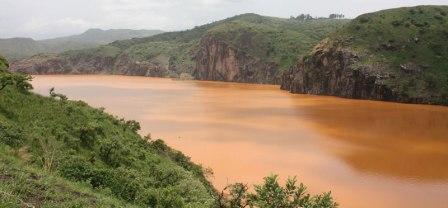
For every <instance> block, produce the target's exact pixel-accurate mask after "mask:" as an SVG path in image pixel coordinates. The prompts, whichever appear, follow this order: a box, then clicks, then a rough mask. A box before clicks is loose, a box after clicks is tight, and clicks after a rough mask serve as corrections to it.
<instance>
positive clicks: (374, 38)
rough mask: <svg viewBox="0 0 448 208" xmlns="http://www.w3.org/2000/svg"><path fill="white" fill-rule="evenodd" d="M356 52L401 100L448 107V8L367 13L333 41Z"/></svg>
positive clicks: (365, 64)
mask: <svg viewBox="0 0 448 208" xmlns="http://www.w3.org/2000/svg"><path fill="white" fill-rule="evenodd" d="M330 40H332V41H333V42H336V43H337V44H336V45H338V47H342V48H344V49H346V50H351V51H354V52H355V53H356V54H357V55H358V56H359V62H358V63H356V64H357V65H358V66H360V67H362V66H369V67H370V68H371V69H375V70H376V71H377V72H380V73H382V74H385V75H386V76H385V77H381V79H382V83H384V84H385V85H386V86H387V87H388V88H389V89H391V91H392V92H393V93H394V94H396V96H397V97H399V99H398V100H403V101H407V102H417V103H435V104H448V67H447V66H448V6H417V7H408V8H397V9H389V10H384V11H379V12H374V13H369V14H364V15H361V16H359V17H357V18H356V19H354V20H353V21H351V22H350V23H349V24H347V25H346V26H344V27H343V28H342V29H341V30H339V31H338V32H336V33H335V34H333V35H331V36H330Z"/></svg>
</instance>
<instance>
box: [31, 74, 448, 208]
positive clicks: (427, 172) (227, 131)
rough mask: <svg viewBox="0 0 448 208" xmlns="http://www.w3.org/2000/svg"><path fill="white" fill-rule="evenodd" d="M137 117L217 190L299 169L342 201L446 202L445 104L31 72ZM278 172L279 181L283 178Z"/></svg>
mask: <svg viewBox="0 0 448 208" xmlns="http://www.w3.org/2000/svg"><path fill="white" fill-rule="evenodd" d="M33 84H34V86H35V88H36V91H37V92H39V93H42V94H47V91H48V89H49V88H50V87H52V86H55V87H56V89H57V91H58V92H62V93H65V94H67V95H68V96H69V97H70V98H72V99H82V100H85V101H87V102H88V103H90V104H91V105H93V106H97V107H100V106H102V107H105V108H106V110H107V111H108V112H111V113H114V114H117V115H120V116H123V117H125V118H127V119H135V120H138V121H140V122H141V124H142V128H143V130H142V134H146V133H149V132H151V134H152V136H153V137H156V138H163V139H165V140H166V141H167V143H168V144H170V145H171V146H173V147H175V148H177V149H179V150H181V151H183V152H185V153H186V154H187V155H189V156H191V157H192V159H193V160H194V161H195V162H198V163H201V164H203V165H204V166H206V167H211V168H212V169H213V170H214V173H215V174H214V178H213V179H212V180H213V183H214V184H215V185H216V186H217V187H223V186H225V185H226V184H228V183H232V182H236V181H242V182H246V183H258V182H260V181H261V179H262V177H264V176H266V175H269V174H271V173H278V174H280V175H281V176H284V177H286V176H289V175H297V176H298V177H299V178H300V180H301V181H303V182H304V183H306V184H307V185H309V187H310V190H311V191H312V192H323V191H327V190H332V191H333V194H334V196H335V197H336V200H337V201H338V202H339V203H340V204H341V205H342V207H349V208H355V207H356V208H358V207H361V208H363V207H365V208H373V207H375V208H377V207H406V208H410V207H445V205H446V204H448V197H446V196H448V166H447V165H446V164H448V108H447V107H440V106H424V105H406V104H396V103H384V102H373V101H359V100H347V99H340V98H333V97H322V96H309V95H292V94H289V93H287V92H284V91H280V90H279V89H278V86H271V85H250V84H234V83H220V82H198V81H172V80H169V79H155V78H145V77H122V76H37V77H35V80H34V81H33ZM284 177H283V178H284Z"/></svg>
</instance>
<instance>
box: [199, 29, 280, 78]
mask: <svg viewBox="0 0 448 208" xmlns="http://www.w3.org/2000/svg"><path fill="white" fill-rule="evenodd" d="M194 59H195V62H196V68H195V71H194V77H195V78H196V79H198V80H216V81H227V82H249V83H275V81H276V77H277V73H278V67H277V64H276V63H270V64H264V63H262V62H261V61H260V60H259V59H257V58H254V57H251V56H249V55H248V54H247V53H246V52H244V51H242V50H240V49H238V48H234V47H232V46H230V45H229V44H227V43H226V42H225V41H223V40H220V39H219V38H217V37H214V36H212V35H208V36H206V37H203V38H202V39H201V41H200V44H199V50H198V52H197V53H196V56H195V58H194Z"/></svg>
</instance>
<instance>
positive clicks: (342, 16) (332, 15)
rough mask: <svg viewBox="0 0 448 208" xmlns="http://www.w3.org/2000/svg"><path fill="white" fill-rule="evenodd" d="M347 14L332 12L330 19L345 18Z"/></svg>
mask: <svg viewBox="0 0 448 208" xmlns="http://www.w3.org/2000/svg"><path fill="white" fill-rule="evenodd" d="M344 17H345V15H343V14H330V16H329V17H328V18H329V19H343V18H344Z"/></svg>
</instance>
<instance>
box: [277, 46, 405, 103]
mask: <svg viewBox="0 0 448 208" xmlns="http://www.w3.org/2000/svg"><path fill="white" fill-rule="evenodd" d="M340 44H341V43H338V42H332V41H330V40H329V39H326V40H324V41H323V42H321V43H320V44H319V45H318V46H316V47H315V48H314V50H313V51H312V52H311V54H310V56H308V57H306V58H304V59H303V60H302V61H300V62H299V63H298V64H297V65H296V66H293V67H292V68H291V70H290V71H289V72H287V73H285V74H284V75H283V77H282V86H281V89H283V90H289V91H291V92H292V93H304V94H316V95H336V96H340V97H346V98H357V99H375V100H390V101H391V100H396V101H401V98H399V97H397V95H396V94H395V93H394V92H393V91H392V90H391V89H390V88H389V87H388V86H387V85H385V80H386V79H388V78H390V77H392V76H393V75H392V74H389V73H387V72H385V70H384V67H386V66H382V65H379V64H378V65H358V63H359V62H360V57H359V55H358V54H357V53H356V52H353V51H350V50H348V49H344V48H343V47H341V45H340ZM402 101H406V100H402Z"/></svg>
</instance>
